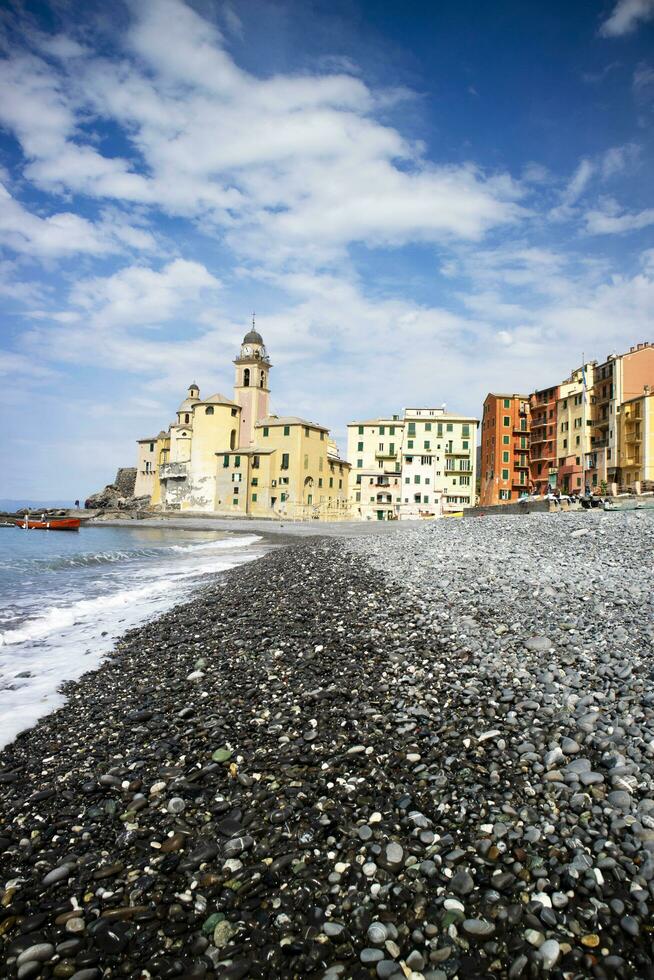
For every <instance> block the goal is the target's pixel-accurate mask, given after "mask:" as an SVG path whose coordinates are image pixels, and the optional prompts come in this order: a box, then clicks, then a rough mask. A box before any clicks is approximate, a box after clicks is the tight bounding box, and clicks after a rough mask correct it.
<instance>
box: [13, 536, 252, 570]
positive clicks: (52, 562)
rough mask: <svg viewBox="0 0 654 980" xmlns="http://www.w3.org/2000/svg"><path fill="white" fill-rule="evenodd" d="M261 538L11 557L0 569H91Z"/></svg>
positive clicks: (233, 545)
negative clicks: (84, 552)
mask: <svg viewBox="0 0 654 980" xmlns="http://www.w3.org/2000/svg"><path fill="white" fill-rule="evenodd" d="M257 541H261V538H260V536H259V535H256V534H244V535H242V536H241V537H238V538H229V539H225V538H219V539H218V540H216V541H201V542H199V543H197V544H173V545H164V546H162V547H159V548H135V549H130V550H116V551H97V552H89V553H88V554H77V555H57V556H54V557H53V556H45V555H44V556H40V555H32V556H30V557H29V558H20V557H19V558H16V557H12V559H11V560H10V561H7V562H0V569H3V568H4V569H13V570H15V569H20V570H25V569H28V570H29V569H30V568H34V569H36V570H41V571H51V572H55V571H60V570H64V569H67V568H93V567H95V566H97V565H113V564H116V563H117V562H140V561H145V560H147V559H150V558H165V557H166V555H169V554H171V553H176V552H177V553H178V552H187V553H188V552H191V553H192V552H195V551H204V550H207V549H215V550H218V551H220V550H223V549H232V548H247V547H248V546H249V545H252V544H256V542H257Z"/></svg>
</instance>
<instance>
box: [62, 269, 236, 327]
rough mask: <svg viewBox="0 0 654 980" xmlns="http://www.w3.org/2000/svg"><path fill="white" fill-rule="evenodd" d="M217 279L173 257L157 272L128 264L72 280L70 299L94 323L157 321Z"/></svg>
mask: <svg viewBox="0 0 654 980" xmlns="http://www.w3.org/2000/svg"><path fill="white" fill-rule="evenodd" d="M220 285H221V284H220V282H219V280H218V279H216V278H215V276H212V275H211V273H210V272H208V270H207V269H206V268H205V266H203V265H202V264H201V263H199V262H189V261H187V260H185V259H175V260H174V261H172V262H169V263H168V264H167V265H166V266H164V267H163V268H162V269H161V271H160V272H157V271H155V270H153V269H150V268H147V267H145V266H129V267H127V268H124V269H121V270H120V271H119V272H116V273H114V275H112V276H108V277H96V278H92V279H84V280H81V281H80V282H78V283H76V284H75V286H74V288H73V290H72V293H71V303H72V305H73V307H77V308H79V309H80V310H82V311H84V317H85V319H86V317H88V316H90V317H91V323H92V324H93V325H94V326H102V327H113V326H119V325H128V326H132V325H137V324H140V325H143V324H147V325H154V326H156V325H158V324H160V323H162V322H164V321H167V320H170V319H171V318H172V317H173V316H175V315H176V314H178V313H179V312H180V311H182V310H184V308H185V306H186V304H188V303H191V302H194V301H196V300H197V299H198V298H199V297H200V296H202V295H205V294H206V293H207V292H214V291H216V290H218V289H220Z"/></svg>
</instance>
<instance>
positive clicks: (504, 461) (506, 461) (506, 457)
mask: <svg viewBox="0 0 654 980" xmlns="http://www.w3.org/2000/svg"><path fill="white" fill-rule="evenodd" d="M502 462H503V463H508V462H509V454H508V453H502Z"/></svg>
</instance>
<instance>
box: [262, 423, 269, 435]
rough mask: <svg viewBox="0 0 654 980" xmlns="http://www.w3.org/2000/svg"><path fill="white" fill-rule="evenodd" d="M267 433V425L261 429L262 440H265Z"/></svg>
mask: <svg viewBox="0 0 654 980" xmlns="http://www.w3.org/2000/svg"><path fill="white" fill-rule="evenodd" d="M268 431H269V430H268V426H267V425H264V427H263V435H264V438H266V437H267V436H268Z"/></svg>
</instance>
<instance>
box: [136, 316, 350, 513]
mask: <svg viewBox="0 0 654 980" xmlns="http://www.w3.org/2000/svg"><path fill="white" fill-rule="evenodd" d="M234 366H235V369H236V374H235V382H234V392H233V397H232V398H227V397H226V396H225V395H222V394H220V393H216V394H214V395H210V396H209V397H208V398H203V397H202V396H201V393H200V389H199V387H198V386H197V385H196V384H195V383H193V384H191V385H190V386H189V388H188V393H187V397H186V398H185V399H184V400H183V402H182V403H181V405H180V406H179V408H178V410H177V415H176V420H175V422H173V423H172V424H171V425H170V426H169V428H168V430H167V431H162V432H160V433H159V435H158V436H156V437H151V438H150V437H148V438H145V439H140V440H139V441H138V447H139V450H138V463H137V467H138V468H137V488H136V489H137V490H140V491H141V492H142V493H143V494H145V495H148V494H149V495H150V502H151V506H152V507H154V508H156V509H158V510H161V511H176V510H177V511H189V512H193V511H197V512H205V513H206V512H210V513H215V514H221V515H230V516H241V517H246V516H251V517H278V518H284V517H285V518H288V519H295V520H298V519H300V520H308V519H311V518H318V519H323V520H343V519H347V518H348V517H349V514H350V512H349V471H350V464H349V463H347V462H346V461H345V460H343V459H340V457H339V455H338V450H337V448H336V444H335V443H334V442H333V440H332V439H330V436H329V430H328V429H326V428H325V427H324V426H321V425H318V424H316V423H315V422H308V421H307V420H305V419H302V418H298V417H297V416H287V417H279V416H277V415H271V414H270V371H271V368H272V364H271V363H270V358H269V356H268V352H267V351H266V347H265V344H264V342H263V338H262V337H261V334H259V333H258V332H257V331H256V330H255V329H254V327H253V329H252V330H250V331H249V332H248V333H247V334H246V335H245V337H244V338H243V343H242V344H241V349H240V351H239V354H238V356H237V357H236V358H235V360H234ZM137 495H140V494H137Z"/></svg>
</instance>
